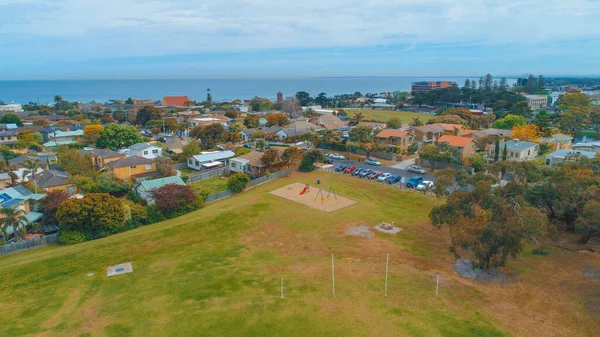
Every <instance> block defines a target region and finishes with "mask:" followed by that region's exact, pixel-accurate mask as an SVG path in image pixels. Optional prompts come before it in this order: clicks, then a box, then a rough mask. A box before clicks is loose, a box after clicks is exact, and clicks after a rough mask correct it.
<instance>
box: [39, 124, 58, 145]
mask: <svg viewBox="0 0 600 337" xmlns="http://www.w3.org/2000/svg"><path fill="white" fill-rule="evenodd" d="M55 131H63V130H61V129H59V128H55V127H52V126H50V127H47V128H42V129H40V130H39V133H41V134H42V136H44V142H47V141H49V140H50V135H51V134H54V132H55Z"/></svg>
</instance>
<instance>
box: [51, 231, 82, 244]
mask: <svg viewBox="0 0 600 337" xmlns="http://www.w3.org/2000/svg"><path fill="white" fill-rule="evenodd" d="M57 236H58V242H60V243H61V244H63V245H65V246H70V245H74V244H78V243H82V242H85V235H83V233H81V232H79V231H73V230H69V229H61V230H60V231H58V235H57Z"/></svg>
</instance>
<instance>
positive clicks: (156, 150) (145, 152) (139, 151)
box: [119, 143, 163, 159]
mask: <svg viewBox="0 0 600 337" xmlns="http://www.w3.org/2000/svg"><path fill="white" fill-rule="evenodd" d="M162 151H163V149H162V148H161V147H159V146H156V145H153V144H148V143H138V144H133V145H131V146H130V147H128V148H127V149H122V150H119V152H121V153H124V154H126V155H127V156H128V157H133V156H138V157H144V158H146V159H156V158H157V157H162V155H163V154H162Z"/></svg>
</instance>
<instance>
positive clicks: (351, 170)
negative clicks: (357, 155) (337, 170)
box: [344, 166, 357, 173]
mask: <svg viewBox="0 0 600 337" xmlns="http://www.w3.org/2000/svg"><path fill="white" fill-rule="evenodd" d="M356 169H357V167H356V166H348V167H346V168H345V169H344V173H352V172H353V171H354V170H356Z"/></svg>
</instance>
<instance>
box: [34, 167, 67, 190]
mask: <svg viewBox="0 0 600 337" xmlns="http://www.w3.org/2000/svg"><path fill="white" fill-rule="evenodd" d="M69 177H70V175H69V173H67V172H61V171H48V170H46V171H43V172H40V173H39V174H37V175H36V177H35V180H36V181H37V184H38V185H39V186H40V187H42V188H46V187H52V186H61V185H67V184H68V179H69Z"/></svg>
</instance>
